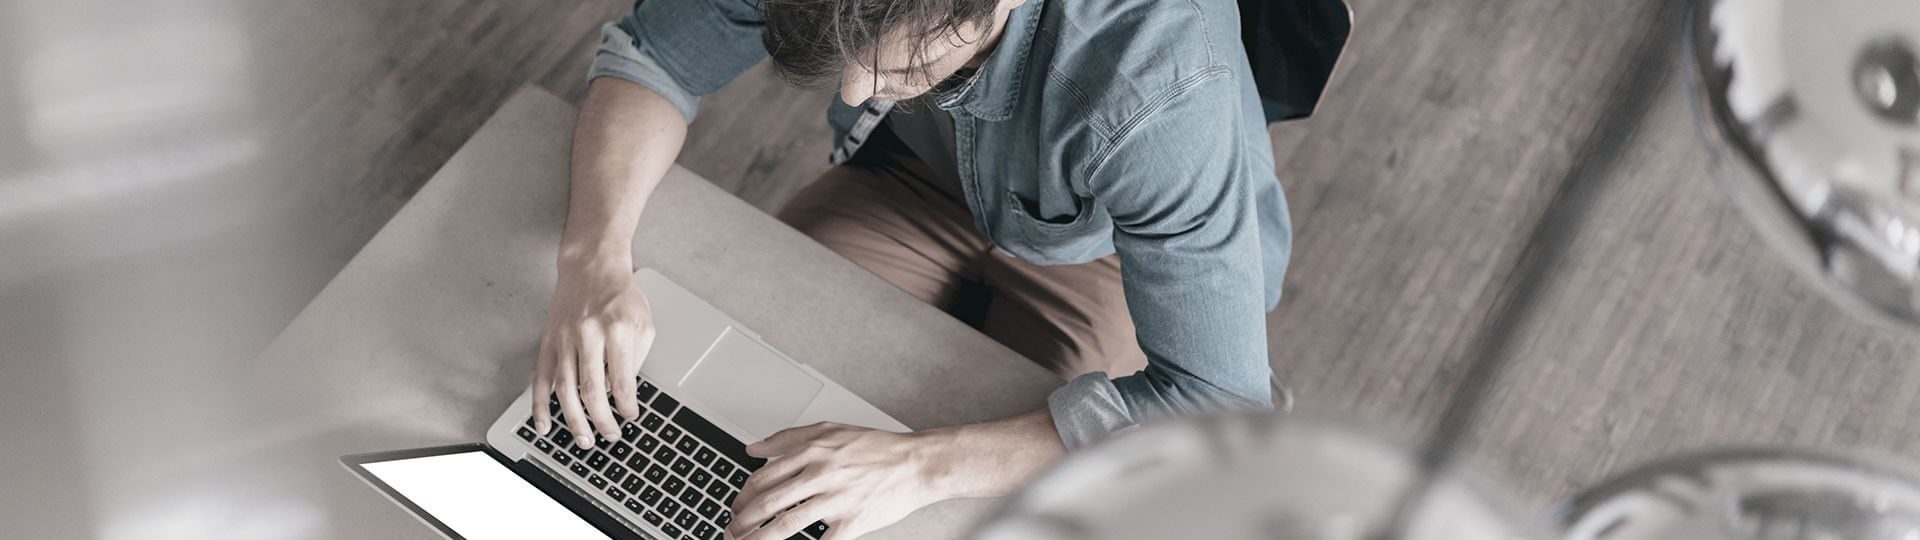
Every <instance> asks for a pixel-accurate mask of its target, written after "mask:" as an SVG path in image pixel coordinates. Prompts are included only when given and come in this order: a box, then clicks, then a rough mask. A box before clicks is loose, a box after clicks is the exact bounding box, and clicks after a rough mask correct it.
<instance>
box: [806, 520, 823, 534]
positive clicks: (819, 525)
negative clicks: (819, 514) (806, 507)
mask: <svg viewBox="0 0 1920 540" xmlns="http://www.w3.org/2000/svg"><path fill="white" fill-rule="evenodd" d="M807 534H811V535H813V537H814V538H819V537H822V536H826V534H827V524H826V523H825V522H821V521H815V522H813V524H812V525H808V526H807Z"/></svg>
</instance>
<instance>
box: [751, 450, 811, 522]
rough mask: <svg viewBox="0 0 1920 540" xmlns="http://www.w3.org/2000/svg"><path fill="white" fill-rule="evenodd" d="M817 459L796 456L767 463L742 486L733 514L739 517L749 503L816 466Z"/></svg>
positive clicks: (807, 456) (802, 455) (776, 509)
mask: <svg viewBox="0 0 1920 540" xmlns="http://www.w3.org/2000/svg"><path fill="white" fill-rule="evenodd" d="M815 457H817V456H812V455H807V454H795V455H791V456H786V457H782V458H780V459H775V460H773V461H769V462H767V464H766V466H763V467H760V470H758V471H754V472H753V476H749V477H747V483H746V484H744V485H742V486H740V493H739V495H738V496H737V497H736V498H735V499H734V505H733V506H734V511H733V513H734V514H736V515H738V514H739V513H740V510H741V509H744V508H746V504H747V503H748V502H750V501H752V500H753V499H755V498H757V497H760V495H761V494H762V493H766V492H768V491H770V490H772V489H774V488H775V487H778V486H780V485H781V484H785V483H787V481H788V480H790V479H792V478H793V477H794V476H797V475H799V474H801V472H802V471H805V470H807V469H809V468H812V467H814V466H816V465H817V463H815V459H814V458H815ZM774 510H775V511H778V510H779V508H775V509H774ZM755 523H757V522H755Z"/></svg>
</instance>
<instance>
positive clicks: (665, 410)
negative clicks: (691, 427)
mask: <svg viewBox="0 0 1920 540" xmlns="http://www.w3.org/2000/svg"><path fill="white" fill-rule="evenodd" d="M651 405H652V406H653V410H656V411H660V415H661V416H672V415H673V410H674V409H675V408H678V407H679V406H680V400H677V399H673V396H669V395H666V394H660V395H659V396H656V397H654V398H653V403H652V404H651Z"/></svg>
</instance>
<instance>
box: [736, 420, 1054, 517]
mask: <svg viewBox="0 0 1920 540" xmlns="http://www.w3.org/2000/svg"><path fill="white" fill-rule="evenodd" d="M1065 451H1066V450H1065V447H1063V446H1062V445H1061V443H1060V437H1059V435H1058V434H1056V433H1055V432H1054V427H1053V417H1051V416H1049V415H1048V414H1047V411H1044V410H1043V411H1038V412H1035V413H1029V414H1025V415H1021V416H1017V417H1014V418H1009V419H1005V420H999V421H994V422H987V423H983V424H973V425H966V426H957V427H950V428H939V429H932V430H926V431H920V432H915V433H892V432H886V431H878V430H872V429H866V428H860V427H853V426H845V425H840V424H826V423H823V424H814V425H810V426H805V427H798V428H792V429H787V430H783V431H781V432H779V433H775V434H773V436H772V437H768V438H767V440H765V441H761V442H759V443H755V444H752V445H749V446H747V453H748V454H752V455H754V456H756V457H764V458H770V459H771V460H772V461H769V462H768V463H767V465H766V466H765V467H763V468H761V469H760V470H759V471H757V472H755V473H754V474H753V476H752V477H751V478H749V479H747V484H746V486H745V487H743V488H741V489H740V496H739V498H738V499H737V500H736V501H735V504H734V506H733V523H732V524H730V525H728V526H727V537H728V538H738V539H741V540H781V539H784V538H787V537H789V536H791V535H793V534H794V533H796V532H799V531H800V530H801V529H803V528H805V527H806V526H807V525H810V524H812V523H813V522H815V521H824V522H826V524H827V526H828V527H830V528H829V529H828V530H827V536H826V539H825V540H842V539H852V538H858V537H860V536H862V535H865V534H867V533H869V532H873V531H875V530H878V529H880V528H881V527H885V526H887V525H891V524H893V523H894V522H896V521H899V520H900V518H904V517H906V516H907V514H910V513H913V511H914V510H919V509H920V508H922V507H925V506H927V505H930V504H933V503H936V502H939V501H943V500H946V499H952V498H959V497H990V496H998V495H1004V494H1006V493H1009V492H1011V491H1012V490H1013V489H1014V488H1015V487H1018V486H1019V485H1020V484H1021V483H1023V482H1024V481H1025V480H1026V479H1027V478H1028V477H1030V476H1032V475H1033V474H1034V473H1035V472H1037V471H1038V470H1039V469H1040V468H1041V467H1044V466H1046V465H1047V464H1048V463H1050V462H1052V461H1053V459H1054V458H1056V457H1059V456H1060V455H1061V454H1063V453H1065ZM769 519H771V520H772V521H771V522H768V520H769ZM763 522H767V524H766V526H764V527H759V528H758V529H757V530H756V529H755V527H756V526H759V525H760V524H761V523H763Z"/></svg>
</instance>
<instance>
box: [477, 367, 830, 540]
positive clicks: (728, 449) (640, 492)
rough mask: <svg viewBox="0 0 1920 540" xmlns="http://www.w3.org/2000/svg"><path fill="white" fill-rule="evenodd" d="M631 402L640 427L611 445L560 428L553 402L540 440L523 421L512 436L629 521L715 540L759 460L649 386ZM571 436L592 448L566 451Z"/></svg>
mask: <svg viewBox="0 0 1920 540" xmlns="http://www.w3.org/2000/svg"><path fill="white" fill-rule="evenodd" d="M639 400H640V409H641V410H642V411H644V413H643V414H641V419H640V421H639V422H627V423H625V424H623V425H621V426H620V440H617V441H609V440H606V439H605V438H603V437H600V436H599V435H596V434H575V433H572V432H569V431H568V430H567V428H564V427H560V426H559V425H558V424H559V423H558V421H557V420H558V419H559V418H560V402H559V400H558V399H556V398H554V397H552V396H549V397H548V398H547V407H548V410H549V411H551V412H552V413H553V418H555V419H556V422H555V425H554V427H553V430H552V431H550V432H548V433H547V436H545V437H541V436H540V435H539V434H537V433H535V432H534V431H533V418H532V417H531V416H529V417H528V418H527V421H526V422H525V423H524V424H523V425H521V426H520V427H519V429H516V430H514V434H515V435H517V436H519V437H520V439H521V440H524V441H527V442H528V443H531V444H532V445H533V447H534V448H535V449H537V450H539V451H541V452H543V453H546V454H547V455H548V456H549V457H551V458H552V459H553V461H554V462H555V463H559V464H560V465H561V466H563V467H566V469H567V471H568V472H569V473H570V474H572V475H574V476H576V477H578V478H579V479H580V480H582V481H584V482H585V485H586V486H590V487H591V488H592V489H594V490H597V491H600V492H603V493H605V494H606V495H607V496H608V497H611V498H612V499H613V500H614V502H616V503H619V504H620V507H621V509H622V510H624V511H625V512H626V513H627V514H628V517H629V519H632V520H635V521H641V522H645V523H647V524H649V525H652V526H654V527H658V528H659V529H660V531H661V532H664V533H666V534H667V537H668V538H672V539H682V540H713V539H715V538H721V537H722V536H724V535H723V533H722V532H721V531H724V530H726V528H727V524H728V523H732V522H733V512H732V511H731V510H730V509H731V508H733V501H734V497H735V496H736V495H738V494H739V492H740V487H741V486H743V485H746V483H747V476H748V475H751V474H753V471H757V470H760V466H761V465H765V464H766V460H764V459H760V458H756V457H753V456H749V455H747V446H746V444H743V443H741V442H740V441H739V440H738V439H734V438H733V436H732V435H728V434H727V432H726V431H724V430H721V429H720V428H719V427H718V426H715V425H713V423H712V422H708V421H707V419H706V418H702V417H701V416H700V415H699V414H698V413H695V412H693V410H692V409H689V408H686V407H681V406H680V401H679V400H676V399H674V398H673V397H672V396H668V395H666V393H664V392H660V391H659V388H657V387H655V386H654V385H653V383H649V382H646V381H644V380H643V381H641V382H640V391H639ZM578 436H588V437H593V438H594V447H593V448H592V449H583V448H580V447H578V446H574V438H575V437H578ZM578 484H579V483H578V482H576V485H578ZM826 532H827V525H826V524H825V523H821V522H818V521H816V522H814V523H813V525H810V526H808V527H807V528H806V530H803V531H801V532H799V533H796V534H794V535H793V536H791V537H788V539H787V540H817V539H819V538H820V537H822V536H824V535H826Z"/></svg>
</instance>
